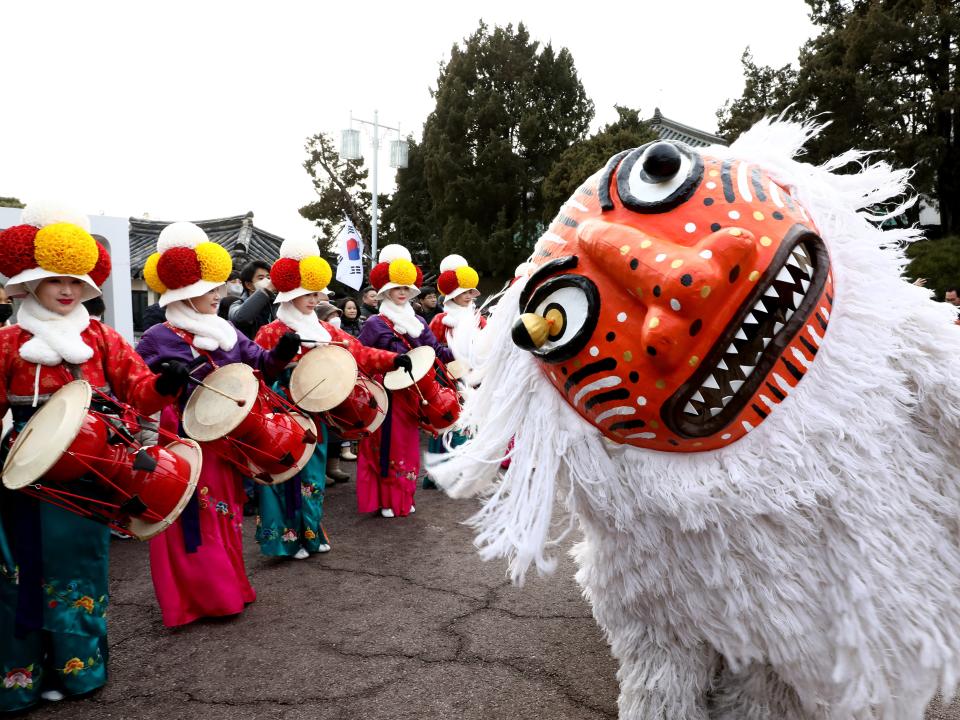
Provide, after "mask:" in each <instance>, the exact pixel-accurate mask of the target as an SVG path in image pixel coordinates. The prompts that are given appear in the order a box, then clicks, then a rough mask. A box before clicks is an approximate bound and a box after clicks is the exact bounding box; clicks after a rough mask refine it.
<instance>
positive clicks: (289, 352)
mask: <svg viewBox="0 0 960 720" xmlns="http://www.w3.org/2000/svg"><path fill="white" fill-rule="evenodd" d="M298 352H300V336H299V335H297V334H296V333H295V332H288V333H284V335H283V337H282V338H280V342H278V343H277V347H276V348H274V351H273V354H274V355H276V356H277V357H278V358H279V359H280V360H283V362H290V361H291V360H293V359H294V358H295V357H296V356H297V353H298Z"/></svg>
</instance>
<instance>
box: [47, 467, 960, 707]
mask: <svg viewBox="0 0 960 720" xmlns="http://www.w3.org/2000/svg"><path fill="white" fill-rule="evenodd" d="M344 465H347V466H350V468H349V469H350V470H351V471H352V469H353V468H352V463H345V464H344ZM326 503H327V507H326V519H325V527H326V529H327V532H328V533H329V534H330V536H331V541H332V544H333V550H332V551H331V552H330V553H328V554H326V555H315V556H311V557H310V558H309V559H308V560H304V561H295V560H283V561H279V560H271V559H268V558H265V557H263V556H261V555H260V554H259V551H258V548H257V545H256V543H255V542H254V540H253V519H252V518H248V519H247V520H248V523H247V528H246V533H245V545H246V547H245V551H246V561H247V569H248V572H249V573H250V576H251V579H252V582H253V585H254V587H255V588H256V589H257V593H258V599H257V601H256V602H255V603H253V604H252V605H251V606H249V607H248V608H247V609H246V611H245V612H244V613H243V614H242V615H240V616H238V617H235V618H229V619H221V620H211V621H206V622H199V623H194V624H193V625H190V626H187V627H185V628H181V629H178V630H168V629H166V628H164V626H163V624H162V623H161V621H160V612H159V610H158V609H157V605H156V600H155V599H154V595H153V588H152V585H151V583H150V571H149V565H148V558H147V548H146V546H145V545H142V544H140V543H139V542H136V541H133V540H127V541H114V543H113V547H112V552H113V555H112V558H111V610H110V658H109V663H110V665H109V667H110V682H109V683H108V684H107V686H106V687H105V688H104V689H103V690H101V691H100V692H98V693H96V694H94V695H93V696H91V697H89V698H86V699H82V700H75V701H67V702H61V703H56V704H49V705H45V706H43V707H42V708H40V709H38V710H35V711H34V712H32V713H30V714H29V717H31V718H63V719H64V720H66V719H67V718H69V720H107V719H110V720H121V719H130V720H134V719H136V720H140V719H142V720H176V719H178V718H202V719H203V720H221V719H222V720H248V719H249V720H254V719H256V720H273V719H281V718H282V719H283V720H308V719H310V720H314V719H315V720H348V719H349V720H353V719H354V718H357V719H363V720H388V719H389V720H405V719H408V718H409V719H411V720H412V719H417V720H434V719H436V720H439V719H440V718H443V719H444V720H449V719H450V718H464V719H465V720H475V719H480V718H484V719H486V718H496V719H497V720H504V719H505V720H533V719H537V720H541V719H543V720H548V719H549V720H568V719H569V720H601V719H612V718H616V697H617V683H616V678H615V673H616V666H615V664H614V662H613V660H612V659H611V658H610V655H609V652H608V649H607V646H606V643H605V642H604V640H603V638H602V636H601V634H600V632H599V630H598V629H597V627H596V625H595V624H594V622H593V619H592V618H591V616H590V609H589V607H588V606H587V605H586V603H585V602H584V601H583V600H582V599H581V597H580V593H579V590H578V588H577V586H576V584H575V583H574V582H573V572H574V568H573V565H572V563H571V562H570V560H569V558H566V557H564V558H563V559H562V561H561V563H560V567H559V569H558V570H557V572H556V574H555V575H553V576H551V577H549V578H538V577H536V575H535V574H534V575H533V576H531V578H530V579H529V580H528V581H527V584H526V585H525V587H523V588H522V589H520V588H515V587H512V586H511V585H510V584H509V583H508V582H507V581H506V580H505V577H504V570H505V565H504V564H503V563H502V562H489V563H485V562H483V561H481V560H480V559H479V557H478V556H477V554H476V551H475V550H474V547H473V545H472V535H471V533H470V530H469V529H468V528H466V527H465V526H463V525H462V524H461V522H462V521H463V520H464V519H465V518H467V517H468V516H469V515H470V514H471V513H472V511H473V510H474V509H475V508H476V505H475V503H474V502H473V501H455V500H451V499H450V498H447V497H446V496H445V495H443V494H442V493H441V492H440V491H436V490H426V491H424V490H418V491H417V513H416V514H415V515H413V516H411V517H409V518H405V519H395V520H383V519H381V518H373V517H369V516H360V515H358V514H357V512H356V504H355V498H354V484H353V482H352V481H351V482H350V483H347V484H341V485H336V486H334V487H332V488H330V489H328V493H327V501H326ZM953 719H956V720H960V705H955V706H953V707H951V708H950V709H942V708H938V709H931V711H930V713H929V714H928V720H953ZM677 720H681V719H677Z"/></svg>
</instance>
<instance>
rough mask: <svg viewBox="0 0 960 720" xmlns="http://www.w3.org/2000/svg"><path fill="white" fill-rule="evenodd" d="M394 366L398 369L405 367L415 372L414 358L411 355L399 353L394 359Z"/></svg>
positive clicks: (408, 370)
mask: <svg viewBox="0 0 960 720" xmlns="http://www.w3.org/2000/svg"><path fill="white" fill-rule="evenodd" d="M393 367H394V368H395V369H396V370H399V369H400V368H403V369H404V370H406V371H407V372H413V360H411V359H410V356H409V355H397V356H396V357H395V358H394V359H393Z"/></svg>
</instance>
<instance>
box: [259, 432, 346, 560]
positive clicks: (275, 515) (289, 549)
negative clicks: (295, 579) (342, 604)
mask: <svg viewBox="0 0 960 720" xmlns="http://www.w3.org/2000/svg"><path fill="white" fill-rule="evenodd" d="M317 430H318V432H319V435H320V437H319V439H318V440H317V449H316V451H315V452H314V453H313V457H311V458H310V460H309V461H308V462H307V465H306V467H305V468H304V469H303V471H302V472H301V473H300V474H298V475H294V476H293V477H292V478H290V479H289V480H287V481H286V482H285V483H281V484H279V485H277V486H275V487H274V486H270V485H257V488H256V495H257V502H258V505H259V512H258V514H257V542H258V543H260V552H262V553H263V554H264V555H267V556H268V557H289V556H291V555H295V554H296V553H297V551H298V550H300V548H303V549H305V550H307V551H308V552H317V549H318V548H319V547H320V546H321V545H329V544H330V540H329V538H328V537H327V534H326V532H324V529H323V525H322V524H321V520H322V519H323V495H324V491H325V490H326V486H327V473H326V470H327V428H326V427H325V426H324V425H323V424H322V423H318V426H317ZM296 495H299V497H296Z"/></svg>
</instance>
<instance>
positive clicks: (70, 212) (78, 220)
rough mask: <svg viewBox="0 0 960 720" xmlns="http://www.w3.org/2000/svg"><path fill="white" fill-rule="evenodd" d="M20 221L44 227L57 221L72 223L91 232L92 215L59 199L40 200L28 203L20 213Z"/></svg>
mask: <svg viewBox="0 0 960 720" xmlns="http://www.w3.org/2000/svg"><path fill="white" fill-rule="evenodd" d="M20 222H21V223H23V224H24V225H33V226H34V227H38V228H42V227H46V226H47V225H53V224H55V223H70V224H71V225H76V226H77V227H80V228H83V229H84V230H86V231H87V232H90V217H89V216H88V215H87V214H86V213H85V212H82V211H81V210H79V209H78V208H76V207H74V206H73V205H69V204H67V203H64V202H62V201H59V200H52V199H47V200H40V201H35V202H31V203H30V204H29V205H27V206H26V207H25V208H24V209H23V212H22V213H21V215H20Z"/></svg>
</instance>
